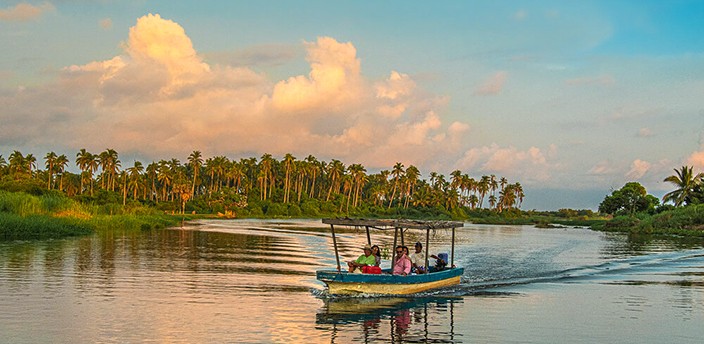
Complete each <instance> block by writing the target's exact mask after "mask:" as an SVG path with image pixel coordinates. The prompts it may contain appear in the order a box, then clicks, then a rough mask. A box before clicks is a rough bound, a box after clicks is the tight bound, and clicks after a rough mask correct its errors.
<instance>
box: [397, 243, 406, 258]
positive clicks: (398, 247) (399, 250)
mask: <svg viewBox="0 0 704 344" xmlns="http://www.w3.org/2000/svg"><path fill="white" fill-rule="evenodd" d="M403 254H405V252H404V251H403V246H401V245H398V246H396V255H397V256H402V255H403Z"/></svg>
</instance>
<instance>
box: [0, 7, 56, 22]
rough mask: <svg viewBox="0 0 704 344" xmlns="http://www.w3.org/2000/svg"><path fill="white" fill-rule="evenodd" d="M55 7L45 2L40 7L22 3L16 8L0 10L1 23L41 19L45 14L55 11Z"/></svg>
mask: <svg viewBox="0 0 704 344" xmlns="http://www.w3.org/2000/svg"><path fill="white" fill-rule="evenodd" d="M54 10H55V8H54V5H52V4H51V3H48V2H44V3H42V4H40V5H32V4H28V3H26V2H20V3H18V4H17V5H15V6H11V7H7V8H3V9H0V21H16V22H22V21H30V20H35V19H38V18H40V17H41V16H42V15H43V14H44V13H46V12H50V11H54Z"/></svg>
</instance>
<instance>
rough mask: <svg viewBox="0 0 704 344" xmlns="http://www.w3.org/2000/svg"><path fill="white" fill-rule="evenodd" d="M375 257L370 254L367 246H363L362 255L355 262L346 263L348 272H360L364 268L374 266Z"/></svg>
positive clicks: (370, 249)
mask: <svg viewBox="0 0 704 344" xmlns="http://www.w3.org/2000/svg"><path fill="white" fill-rule="evenodd" d="M375 264H376V257H374V255H373V254H372V248H371V246H369V245H364V254H363V255H361V256H359V258H357V260H354V261H349V262H347V267H348V270H349V272H355V271H357V272H362V267H364V266H367V265H369V266H374V265H375Z"/></svg>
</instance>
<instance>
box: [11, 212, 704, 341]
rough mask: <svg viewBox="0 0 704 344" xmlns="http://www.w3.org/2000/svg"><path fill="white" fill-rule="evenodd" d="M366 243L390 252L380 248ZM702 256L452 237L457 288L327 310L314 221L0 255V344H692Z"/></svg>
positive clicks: (702, 330) (204, 228)
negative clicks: (459, 279) (460, 268)
mask: <svg viewBox="0 0 704 344" xmlns="http://www.w3.org/2000/svg"><path fill="white" fill-rule="evenodd" d="M447 235H449V234H448V233H445V232H442V231H438V232H437V233H435V235H434V236H433V237H432V238H431V245H430V247H431V253H435V252H439V251H446V250H448V247H447V246H443V245H445V244H447V243H448V240H447V237H446V236H447ZM414 239H415V238H413V237H410V238H407V240H408V241H409V242H413V240H414ZM365 241H366V236H365V235H364V233H363V232H362V231H359V232H357V231H355V230H347V231H344V232H343V233H339V236H338V244H339V245H340V247H341V254H342V255H343V257H345V258H346V259H352V258H354V257H356V256H358V255H359V254H361V249H360V248H361V246H362V245H363V244H364V243H365ZM372 241H373V242H374V243H376V244H379V245H380V246H382V247H390V246H391V243H392V241H393V237H392V236H390V235H388V234H386V233H382V232H373V235H372ZM703 244H704V243H702V242H701V240H700V241H684V240H679V241H678V240H662V239H660V240H658V239H653V238H648V237H641V238H629V237H628V236H625V235H622V234H611V233H600V232H594V231H591V230H588V229H579V228H560V229H538V228H535V227H533V226H488V225H473V224H467V225H466V227H464V228H462V229H459V230H458V231H457V247H456V257H455V264H456V265H458V266H463V267H465V274H464V276H463V277H462V281H463V282H462V284H461V285H459V286H456V287H452V288H448V289H443V290H440V291H436V292H432V293H425V294H422V295H416V296H414V297H403V298H389V297H386V298H351V299H350V298H347V299H331V298H328V297H326V294H325V292H324V290H323V284H322V283H320V282H318V281H317V280H316V279H315V270H317V269H322V268H330V267H333V266H334V265H335V256H334V253H333V250H332V240H331V238H330V235H329V233H328V227H327V226H325V225H322V224H321V223H320V221H319V220H285V221H280V220H227V221H224V220H200V221H196V222H195V223H194V225H190V226H186V227H183V228H173V229H166V230H151V231H141V232H139V231H131V232H120V231H108V232H102V233H99V234H95V235H92V236H88V237H82V238H71V239H62V240H49V241H39V242H4V243H0V309H1V310H2V312H0V333H2V338H0V342H7V343H126V342H127V343H134V342H157V343H165V342H168V343H212V342H218V343H292V342H306V343H349V342H370V343H371V342H396V343H404V342H454V343H475V342H480V343H495V342H501V343H511V342H516V343H518V342H520V343H557V342H570V343H595V342H619V343H663V342H676V343H699V342H701V340H702V339H701V338H702V337H704V326H702V324H704V248H703V246H704V245H703ZM407 245H408V242H407ZM409 246H410V245H409ZM387 261H388V260H387Z"/></svg>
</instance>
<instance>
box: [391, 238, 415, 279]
mask: <svg viewBox="0 0 704 344" xmlns="http://www.w3.org/2000/svg"><path fill="white" fill-rule="evenodd" d="M396 256H397V257H396V261H395V262H394V269H393V274H394V275H402V276H406V275H408V274H409V273H410V272H411V259H410V258H408V256H407V255H406V252H405V251H404V249H403V246H401V245H399V246H396Z"/></svg>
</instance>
